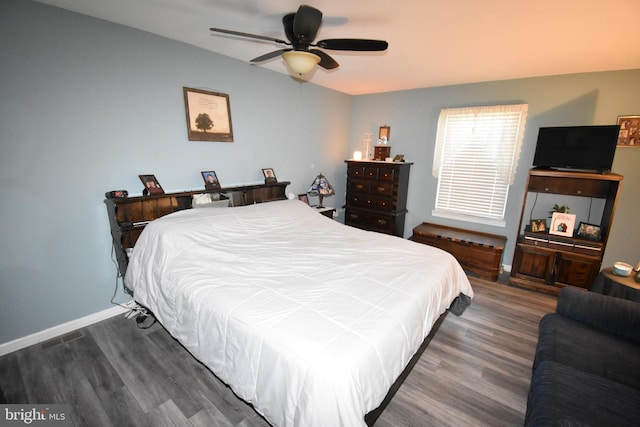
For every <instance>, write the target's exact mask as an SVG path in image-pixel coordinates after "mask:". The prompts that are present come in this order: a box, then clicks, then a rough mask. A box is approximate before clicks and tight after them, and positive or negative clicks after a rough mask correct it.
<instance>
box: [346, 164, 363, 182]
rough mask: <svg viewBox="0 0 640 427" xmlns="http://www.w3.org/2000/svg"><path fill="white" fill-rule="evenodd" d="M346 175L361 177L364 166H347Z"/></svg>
mask: <svg viewBox="0 0 640 427" xmlns="http://www.w3.org/2000/svg"><path fill="white" fill-rule="evenodd" d="M347 176H348V177H349V178H351V179H363V178H364V166H349V168H348V169H347Z"/></svg>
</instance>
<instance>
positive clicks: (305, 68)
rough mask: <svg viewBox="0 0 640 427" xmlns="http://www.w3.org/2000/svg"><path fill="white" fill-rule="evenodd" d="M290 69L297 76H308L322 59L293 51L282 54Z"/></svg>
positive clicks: (307, 53) (312, 54) (310, 54)
mask: <svg viewBox="0 0 640 427" xmlns="http://www.w3.org/2000/svg"><path fill="white" fill-rule="evenodd" d="M282 57H283V58H284V60H285V61H286V62H287V65H288V66H289V69H291V71H293V72H294V73H296V74H299V75H302V74H307V73H309V72H311V71H312V70H313V68H314V67H315V66H316V65H317V64H318V62H320V57H319V56H318V55H316V54H314V53H310V52H304V51H301V50H292V51H289V52H285V53H283V54H282Z"/></svg>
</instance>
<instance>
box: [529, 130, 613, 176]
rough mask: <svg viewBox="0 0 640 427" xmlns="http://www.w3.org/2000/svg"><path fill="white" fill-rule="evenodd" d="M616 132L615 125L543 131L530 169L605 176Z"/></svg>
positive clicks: (540, 132) (610, 159) (610, 163)
mask: <svg viewBox="0 0 640 427" xmlns="http://www.w3.org/2000/svg"><path fill="white" fill-rule="evenodd" d="M619 132H620V126H618V125H606V126H565V127H542V128H540V131H539V132H538V143H537V145H536V153H535V155H534V157H533V166H535V167H539V168H549V169H572V170H581V171H582V170H583V171H597V172H608V171H610V170H611V166H612V164H613V156H614V154H615V152H616V144H617V142H618V133H619Z"/></svg>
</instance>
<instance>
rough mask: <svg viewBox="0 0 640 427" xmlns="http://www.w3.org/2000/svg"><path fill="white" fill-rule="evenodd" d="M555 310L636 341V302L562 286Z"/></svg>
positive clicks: (639, 336)
mask: <svg viewBox="0 0 640 427" xmlns="http://www.w3.org/2000/svg"><path fill="white" fill-rule="evenodd" d="M556 312H557V313H559V314H562V315H563V316H565V317H568V318H570V319H573V320H577V321H578V322H581V323H584V324H585V325H587V326H591V327H592V328H595V329H599V330H601V331H603V332H608V333H610V334H612V335H617V336H619V337H620V338H624V339H626V340H629V341H634V342H635V343H636V344H640V303H639V302H636V301H628V300H623V299H621V298H616V297H612V296H609V295H601V294H597V293H594V292H585V291H584V290H582V289H579V288H574V287H572V286H566V287H564V288H562V289H561V290H560V295H558V305H557V308H556Z"/></svg>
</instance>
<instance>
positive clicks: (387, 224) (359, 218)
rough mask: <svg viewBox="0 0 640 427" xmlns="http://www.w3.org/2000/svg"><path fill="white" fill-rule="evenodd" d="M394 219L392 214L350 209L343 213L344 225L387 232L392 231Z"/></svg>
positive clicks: (391, 232) (390, 232)
mask: <svg viewBox="0 0 640 427" xmlns="http://www.w3.org/2000/svg"><path fill="white" fill-rule="evenodd" d="M395 219H396V218H395V217H394V216H392V215H389V216H387V215H377V214H372V213H367V212H360V211H353V210H350V209H347V210H346V213H345V224H346V225H350V226H353V227H358V228H362V229H364V230H373V231H380V232H383V233H388V234H393V233H394V227H395Z"/></svg>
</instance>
